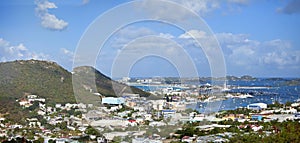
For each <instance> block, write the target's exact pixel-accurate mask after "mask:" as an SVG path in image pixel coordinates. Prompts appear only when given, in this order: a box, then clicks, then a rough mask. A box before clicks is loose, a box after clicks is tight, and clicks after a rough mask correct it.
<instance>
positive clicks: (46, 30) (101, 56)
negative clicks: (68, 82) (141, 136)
mask: <svg viewBox="0 0 300 143" xmlns="http://www.w3.org/2000/svg"><path fill="white" fill-rule="evenodd" d="M139 3H141V4H139ZM168 3H170V4H168ZM173 4H174V5H173ZM126 5H129V6H130V7H129V8H128V7H126ZM176 5H178V6H180V7H183V9H181V8H178V7H177V6H176ZM109 14H111V15H109ZM105 15H109V16H110V17H108V19H105V18H104V17H105ZM194 15H197V16H198V17H199V19H201V20H200V21H201V23H200V24H198V23H197V22H196V21H197V20H195V19H191V16H194ZM139 17H151V18H152V20H142V21H141V20H140V21H138V22H134V23H125V25H122V27H119V28H118V29H116V28H115V29H113V30H114V31H113V33H112V34H111V35H108V38H107V39H105V41H104V43H103V44H102V45H100V44H99V43H100V42H99V41H101V40H100V39H101V37H105V36H106V35H105V34H106V33H105V30H107V29H109V28H111V27H113V26H114V25H117V24H119V22H122V21H124V20H126V19H130V18H133V19H135V18H139ZM163 18H165V20H166V21H169V23H168V22H164V21H162V20H161V19H163ZM0 19H1V22H0V62H7V61H14V60H27V59H37V60H50V61H55V62H57V63H58V64H60V65H62V66H63V67H64V68H66V69H67V70H69V71H72V68H73V67H74V66H76V64H74V65H73V63H74V61H75V62H76V60H74V57H75V59H76V58H77V61H84V60H85V59H84V58H82V57H81V58H82V59H79V58H78V57H80V56H81V54H82V52H85V51H90V52H87V53H86V54H88V53H89V54H91V56H96V57H95V58H92V59H93V61H92V62H91V64H92V66H95V67H96V68H97V69H98V70H100V71H101V72H103V73H104V74H106V75H108V76H110V77H122V76H130V77H153V76H155V77H157V76H194V70H195V71H196V72H197V74H198V75H199V76H201V77H203V76H211V75H213V74H214V72H212V71H216V72H220V71H221V70H222V69H223V67H222V63H224V64H225V70H226V73H225V74H226V75H233V76H242V75H251V76H255V77H300V28H299V25H300V1H299V0H272V1H270V0H189V1H185V0H172V1H171V0H164V1H162V0H150V1H142V0H140V1H127V0H110V1H96V0H72V1H71V0H69V1H68V0H26V1H24V0H2V1H1V2H0ZM101 20H102V23H101ZM97 22H98V24H99V25H98V30H95V31H92V30H90V31H92V32H94V34H92V37H90V38H89V40H90V41H88V44H85V45H84V47H82V46H81V47H80V45H81V43H80V42H82V41H84V40H82V41H81V39H84V36H85V34H86V35H88V33H89V29H91V27H93V25H96V24H97ZM176 24H177V25H176ZM197 24H198V25H197ZM178 25H183V27H184V26H187V27H188V28H187V29H184V28H182V27H180V26H178ZM101 30H103V31H101ZM197 41H198V43H197ZM199 41H200V42H199ZM93 42H95V43H97V42H98V44H99V45H97V48H98V49H97V51H94V50H93V49H91V48H90V47H91V45H92V44H91V45H89V43H93ZM199 43H200V44H199ZM218 49H219V50H220V51H221V56H220V53H218V52H217V51H218ZM80 52H81V53H80ZM211 53H214V54H211ZM76 55H77V56H76ZM78 55H79V56H78ZM218 63H221V64H220V65H219V64H218ZM218 67H219V68H220V70H218ZM125 69H126V70H125Z"/></svg>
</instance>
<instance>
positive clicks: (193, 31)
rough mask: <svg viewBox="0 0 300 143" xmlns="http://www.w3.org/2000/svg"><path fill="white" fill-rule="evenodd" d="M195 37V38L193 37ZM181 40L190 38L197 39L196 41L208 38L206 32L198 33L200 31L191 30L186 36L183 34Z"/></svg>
mask: <svg viewBox="0 0 300 143" xmlns="http://www.w3.org/2000/svg"><path fill="white" fill-rule="evenodd" d="M191 35H193V37H191ZM179 38H183V39H190V38H196V39H203V38H207V35H206V32H204V31H198V30H190V31H188V32H186V33H184V34H181V35H180V36H179Z"/></svg>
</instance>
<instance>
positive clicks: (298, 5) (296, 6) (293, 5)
mask: <svg viewBox="0 0 300 143" xmlns="http://www.w3.org/2000/svg"><path fill="white" fill-rule="evenodd" d="M277 12H280V13H284V14H294V13H300V1H299V0H291V1H290V2H289V3H288V4H287V5H286V6H285V7H283V8H278V9H277Z"/></svg>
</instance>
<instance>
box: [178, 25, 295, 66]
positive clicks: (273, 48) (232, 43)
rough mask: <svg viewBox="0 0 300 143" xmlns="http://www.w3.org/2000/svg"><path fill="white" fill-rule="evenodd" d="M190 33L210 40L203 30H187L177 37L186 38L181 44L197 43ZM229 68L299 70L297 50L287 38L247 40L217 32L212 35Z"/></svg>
mask: <svg viewBox="0 0 300 143" xmlns="http://www.w3.org/2000/svg"><path fill="white" fill-rule="evenodd" d="M190 33H193V35H198V36H196V37H195V38H202V39H204V40H203V41H205V42H208V43H209V42H211V40H210V39H211V38H212V37H211V36H207V35H206V34H205V32H203V31H196V30H191V31H188V32H186V33H184V34H182V35H180V36H178V38H181V39H186V40H185V41H184V42H183V43H184V44H185V47H196V46H198V45H197V44H195V43H193V42H191V40H192V41H193V39H192V38H191V37H190V35H189V34H190ZM215 36H216V38H217V39H218V41H219V43H220V46H221V48H222V50H223V52H224V53H223V54H224V56H225V59H226V63H227V66H229V67H228V68H229V69H239V68H241V69H242V68H244V69H252V70H256V69H257V68H258V67H260V68H264V69H265V68H266V67H272V68H273V69H283V68H287V69H289V68H290V67H293V68H294V69H295V68H297V69H300V66H299V65H300V54H299V53H300V50H296V49H293V48H292V45H291V43H290V42H289V41H285V40H281V39H274V40H270V41H258V40H253V39H250V36H249V35H247V34H233V33H217V34H215ZM198 47H199V46H198Z"/></svg>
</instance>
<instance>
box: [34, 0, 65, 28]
mask: <svg viewBox="0 0 300 143" xmlns="http://www.w3.org/2000/svg"><path fill="white" fill-rule="evenodd" d="M35 4H36V8H35V10H36V13H37V15H38V17H39V18H40V19H41V25H42V26H43V27H45V28H47V29H50V30H63V29H65V28H66V27H67V26H68V23H67V22H65V21H64V20H62V19H58V18H57V17H56V16H55V15H53V14H50V13H49V12H48V9H54V8H57V6H56V5H55V4H54V3H52V2H49V1H47V0H35Z"/></svg>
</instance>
